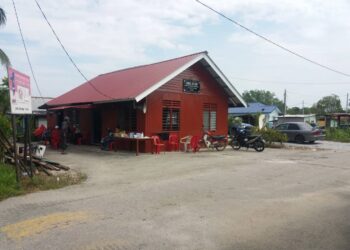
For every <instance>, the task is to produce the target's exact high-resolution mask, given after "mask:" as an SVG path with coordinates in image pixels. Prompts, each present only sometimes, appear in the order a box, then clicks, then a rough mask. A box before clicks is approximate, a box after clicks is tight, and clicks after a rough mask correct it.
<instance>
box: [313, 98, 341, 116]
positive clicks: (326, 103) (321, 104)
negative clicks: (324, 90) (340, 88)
mask: <svg viewBox="0 0 350 250" xmlns="http://www.w3.org/2000/svg"><path fill="white" fill-rule="evenodd" d="M312 110H314V111H315V113H316V114H318V115H325V114H331V113H337V112H339V113H341V112H344V110H343V108H342V106H341V102H340V99H339V96H337V95H330V96H325V97H323V98H322V99H321V100H319V101H318V102H317V103H316V104H314V105H313V107H312Z"/></svg>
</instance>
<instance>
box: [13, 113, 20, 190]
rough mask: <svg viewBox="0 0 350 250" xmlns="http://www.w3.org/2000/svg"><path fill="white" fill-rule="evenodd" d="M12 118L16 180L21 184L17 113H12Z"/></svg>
mask: <svg viewBox="0 0 350 250" xmlns="http://www.w3.org/2000/svg"><path fill="white" fill-rule="evenodd" d="M11 119H12V137H13V154H14V155H13V158H14V159H15V169H16V181H17V184H18V185H20V180H21V170H20V168H19V164H18V155H17V143H16V141H17V135H16V134H17V131H16V130H17V127H16V115H14V114H11Z"/></svg>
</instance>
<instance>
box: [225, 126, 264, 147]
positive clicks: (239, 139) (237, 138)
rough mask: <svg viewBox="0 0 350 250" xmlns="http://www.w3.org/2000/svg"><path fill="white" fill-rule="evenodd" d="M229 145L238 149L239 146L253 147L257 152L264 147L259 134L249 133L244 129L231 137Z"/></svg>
mask: <svg viewBox="0 0 350 250" xmlns="http://www.w3.org/2000/svg"><path fill="white" fill-rule="evenodd" d="M229 145H230V146H231V147H232V149H234V150H239V149H240V148H241V147H246V148H247V150H248V149H249V148H254V149H255V151H257V152H262V151H264V149H265V140H264V139H263V138H262V136H261V135H249V134H248V133H247V131H245V130H244V129H240V130H238V131H237V133H236V135H233V136H232V137H231V141H230V142H229Z"/></svg>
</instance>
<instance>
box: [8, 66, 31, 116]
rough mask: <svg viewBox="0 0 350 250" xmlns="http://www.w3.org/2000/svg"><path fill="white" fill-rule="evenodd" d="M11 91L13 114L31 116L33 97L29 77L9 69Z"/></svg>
mask: <svg viewBox="0 0 350 250" xmlns="http://www.w3.org/2000/svg"><path fill="white" fill-rule="evenodd" d="M7 73H8V79H9V91H10V102H11V113H12V114H31V113H32V96H31V90H30V78H29V76H27V75H25V74H23V73H21V72H19V71H17V70H15V69H13V68H10V67H8V68H7Z"/></svg>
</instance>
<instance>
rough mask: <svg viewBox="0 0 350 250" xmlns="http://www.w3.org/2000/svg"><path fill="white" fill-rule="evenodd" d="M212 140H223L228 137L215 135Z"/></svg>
mask: <svg viewBox="0 0 350 250" xmlns="http://www.w3.org/2000/svg"><path fill="white" fill-rule="evenodd" d="M212 138H213V139H214V140H223V139H225V138H226V136H224V135H213V136H212Z"/></svg>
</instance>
